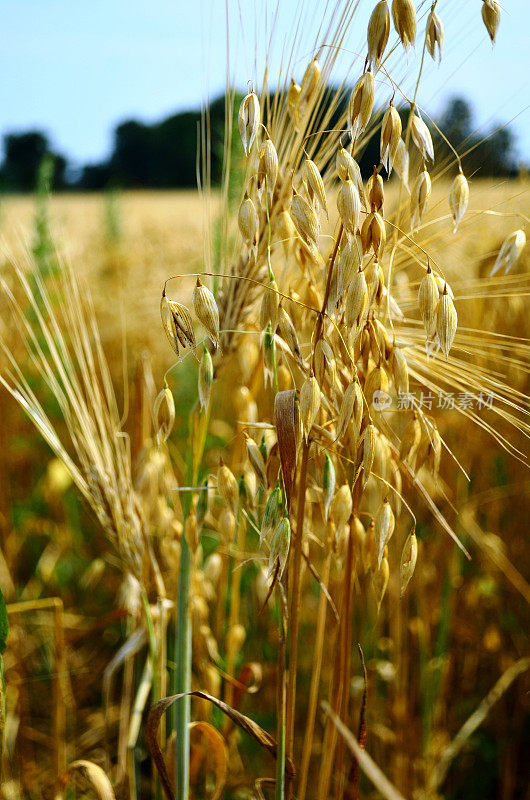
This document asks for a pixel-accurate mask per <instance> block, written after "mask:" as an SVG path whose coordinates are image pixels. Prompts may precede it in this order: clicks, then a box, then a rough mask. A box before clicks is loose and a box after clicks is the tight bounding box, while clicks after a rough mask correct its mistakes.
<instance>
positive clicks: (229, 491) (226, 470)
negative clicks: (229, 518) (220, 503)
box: [217, 458, 239, 514]
mask: <svg viewBox="0 0 530 800" xmlns="http://www.w3.org/2000/svg"><path fill="white" fill-rule="evenodd" d="M217 491H218V492H219V494H220V495H221V497H222V498H223V500H224V501H225V503H226V504H227V506H228V507H229V508H230V509H231V511H232V513H233V514H237V509H238V506H239V488H238V485H237V481H236V479H235V476H234V473H233V472H232V470H231V469H230V467H227V465H226V464H225V463H224V461H223V459H222V458H220V459H219V467H218V468H217Z"/></svg>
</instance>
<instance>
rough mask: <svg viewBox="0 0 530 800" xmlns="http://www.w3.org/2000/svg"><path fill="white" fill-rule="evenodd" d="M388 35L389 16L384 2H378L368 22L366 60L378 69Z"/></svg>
mask: <svg viewBox="0 0 530 800" xmlns="http://www.w3.org/2000/svg"><path fill="white" fill-rule="evenodd" d="M389 33H390V14H389V12H388V4H387V2H386V0H379V3H377V5H376V7H375V8H374V10H373V11H372V14H371V16H370V20H369V22H368V33H367V36H366V38H367V42H368V58H369V59H370V61H371V63H372V64H373V65H374V67H378V66H379V63H380V61H381V58H382V57H383V53H384V51H385V47H386V45H387V42H388V36H389Z"/></svg>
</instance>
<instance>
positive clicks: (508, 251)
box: [491, 230, 526, 276]
mask: <svg viewBox="0 0 530 800" xmlns="http://www.w3.org/2000/svg"><path fill="white" fill-rule="evenodd" d="M525 246H526V234H525V232H524V231H522V230H518V231H514V232H513V233H511V234H510V235H509V236H508V238H507V239H505V240H504V242H503V243H502V246H501V249H500V250H499V254H498V256H497V258H496V260H495V264H494V265H493V269H492V270H491V275H492V276H493V275H495V273H497V272H498V271H499V270H501V269H504V270H505V274H506V275H507V274H508V272H509V271H510V270H511V268H512V267H513V265H514V264H515V263H516V261H517V260H518V258H519V256H520V255H521V253H522V252H523V250H524V248H525Z"/></svg>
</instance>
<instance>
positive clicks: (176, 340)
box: [160, 289, 195, 358]
mask: <svg viewBox="0 0 530 800" xmlns="http://www.w3.org/2000/svg"><path fill="white" fill-rule="evenodd" d="M160 316H161V318H162V326H163V328H164V331H165V332H166V336H167V338H168V341H169V344H170V345H171V347H172V348H173V350H174V351H175V353H176V355H177V358H180V349H181V348H182V350H185V349H186V348H189V349H190V350H191V352H192V353H193V354H194V355H195V333H194V331H193V322H192V319H191V314H190V312H189V311H188V309H187V308H186V306H183V305H181V304H180V303H177V302H175V301H174V300H168V298H167V296H166V290H165V289H164V291H163V292H162V298H161V300H160Z"/></svg>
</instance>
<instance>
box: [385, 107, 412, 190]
mask: <svg viewBox="0 0 530 800" xmlns="http://www.w3.org/2000/svg"><path fill="white" fill-rule="evenodd" d="M401 129H402V125H401V117H400V116H399V114H398V111H397V109H396V107H395V106H394V105H392V104H391V105H389V107H388V108H387V110H386V111H385V113H384V115H383V121H382V122H381V144H380V154H381V163H382V164H383V166H384V167H385V169H386V171H387V174H388V176H390V174H391V172H392V166H393V164H394V161H395V160H396V156H397V152H398V148H399V143H400V141H401ZM404 146H405V145H404V143H403V147H404ZM407 172H408V169H407Z"/></svg>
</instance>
